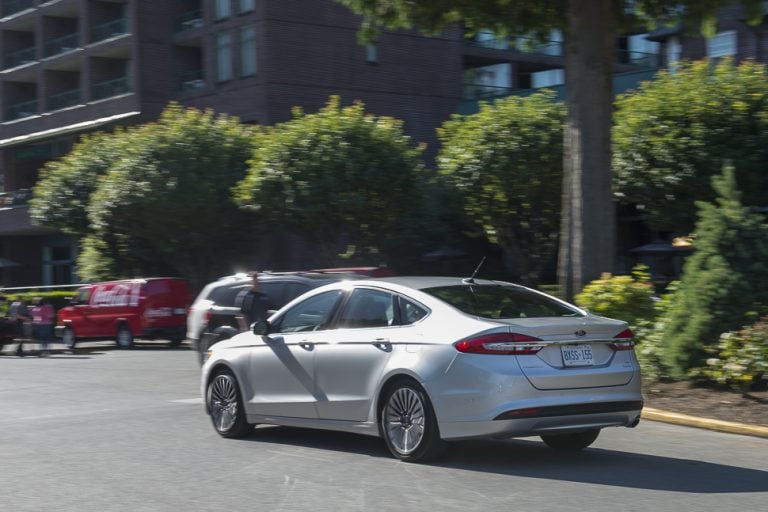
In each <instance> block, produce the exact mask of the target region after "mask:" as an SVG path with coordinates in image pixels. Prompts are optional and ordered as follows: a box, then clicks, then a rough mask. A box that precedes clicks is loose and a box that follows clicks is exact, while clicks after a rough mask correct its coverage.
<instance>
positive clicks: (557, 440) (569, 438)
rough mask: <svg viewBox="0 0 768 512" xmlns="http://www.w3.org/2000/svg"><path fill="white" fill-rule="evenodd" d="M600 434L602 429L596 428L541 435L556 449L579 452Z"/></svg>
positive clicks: (548, 444)
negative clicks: (573, 432)
mask: <svg viewBox="0 0 768 512" xmlns="http://www.w3.org/2000/svg"><path fill="white" fill-rule="evenodd" d="M598 435H600V429H599V428H596V429H594V430H587V431H585V432H577V433H575V434H559V435H551V436H541V440H542V441H544V443H545V444H546V445H547V446H549V447H550V448H552V449H553V450H555V451H558V452H577V451H579V450H583V449H584V448H586V447H587V446H589V445H591V444H592V443H594V442H595V439H597V436H598Z"/></svg>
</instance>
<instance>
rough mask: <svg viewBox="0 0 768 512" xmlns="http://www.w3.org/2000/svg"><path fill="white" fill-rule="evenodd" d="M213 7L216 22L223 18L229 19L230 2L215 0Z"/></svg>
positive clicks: (228, 0) (230, 11)
mask: <svg viewBox="0 0 768 512" xmlns="http://www.w3.org/2000/svg"><path fill="white" fill-rule="evenodd" d="M214 6H215V10H216V12H215V15H216V19H217V20H223V19H225V18H229V17H230V16H231V15H232V7H231V5H230V0H216V1H215V3H214Z"/></svg>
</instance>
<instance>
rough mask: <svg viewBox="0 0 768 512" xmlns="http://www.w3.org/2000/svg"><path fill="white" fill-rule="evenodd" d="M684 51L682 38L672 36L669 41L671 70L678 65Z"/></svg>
mask: <svg viewBox="0 0 768 512" xmlns="http://www.w3.org/2000/svg"><path fill="white" fill-rule="evenodd" d="M682 53H683V47H682V46H681V45H680V40H679V39H678V38H676V37H670V38H669V40H668V41H667V67H668V68H669V69H670V70H674V69H675V68H676V67H677V63H678V62H679V61H680V57H681V55H682Z"/></svg>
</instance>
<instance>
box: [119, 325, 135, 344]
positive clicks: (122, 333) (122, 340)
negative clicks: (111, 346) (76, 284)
mask: <svg viewBox="0 0 768 512" xmlns="http://www.w3.org/2000/svg"><path fill="white" fill-rule="evenodd" d="M117 346H118V347H120V348H131V347H132V346H133V334H132V333H131V330H130V329H129V328H128V325H126V324H120V327H118V328H117Z"/></svg>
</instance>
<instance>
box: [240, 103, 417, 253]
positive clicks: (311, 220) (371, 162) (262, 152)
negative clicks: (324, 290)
mask: <svg viewBox="0 0 768 512" xmlns="http://www.w3.org/2000/svg"><path fill="white" fill-rule="evenodd" d="M418 156H419V150H418V149H416V148H414V147H412V146H411V143H410V140H409V138H408V137H406V136H405V135H403V133H402V123H401V122H400V121H397V120H395V119H392V118H388V117H374V116H372V115H368V114H366V113H365V109H364V107H363V105H362V104H360V103H356V104H354V105H351V106H348V107H341V106H340V101H339V98H338V97H332V98H331V99H330V100H329V101H328V104H327V105H326V106H325V107H324V108H323V109H321V110H320V111H319V112H317V113H315V114H305V113H303V112H302V111H301V110H299V109H295V110H294V112H293V119H292V120H290V121H288V122H285V123H281V124H278V125H275V126H273V127H271V128H269V129H267V130H265V131H264V132H262V133H260V134H259V135H258V136H257V141H256V149H255V151H254V153H253V158H252V160H251V161H250V169H249V170H248V175H247V177H246V178H245V179H244V180H243V181H242V182H241V183H240V184H239V185H238V186H237V188H236V192H235V193H236V197H237V199H238V201H239V202H240V204H242V205H243V206H245V207H248V208H251V209H257V210H258V211H259V212H260V214H261V215H263V216H264V217H265V218H268V219H270V220H272V221H274V222H277V223H279V224H281V225H283V226H286V227H287V228H288V229H289V230H291V231H292V232H294V233H296V234H298V235H300V236H301V237H302V238H303V239H305V240H306V241H308V242H309V243H310V245H311V246H312V247H315V248H317V250H318V256H320V257H321V258H323V259H324V260H325V261H326V262H327V263H328V264H335V263H338V262H339V260H340V255H342V254H343V255H344V256H346V257H347V258H353V259H354V258H358V257H362V258H363V261H370V259H371V258H375V257H377V256H376V254H379V253H381V254H382V255H383V256H388V255H393V254H398V255H399V254H402V253H406V252H408V250H409V247H410V245H411V244H410V242H409V239H410V237H411V236H414V235H415V233H413V231H412V230H410V227H411V226H412V225H413V224H414V223H419V213H418V206H419V198H420V194H419V184H420V181H421V179H422V177H423V176H422V174H423V167H422V164H421V163H420V160H419V158H418ZM378 257H380V256H378ZM374 263H379V261H374Z"/></svg>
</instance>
